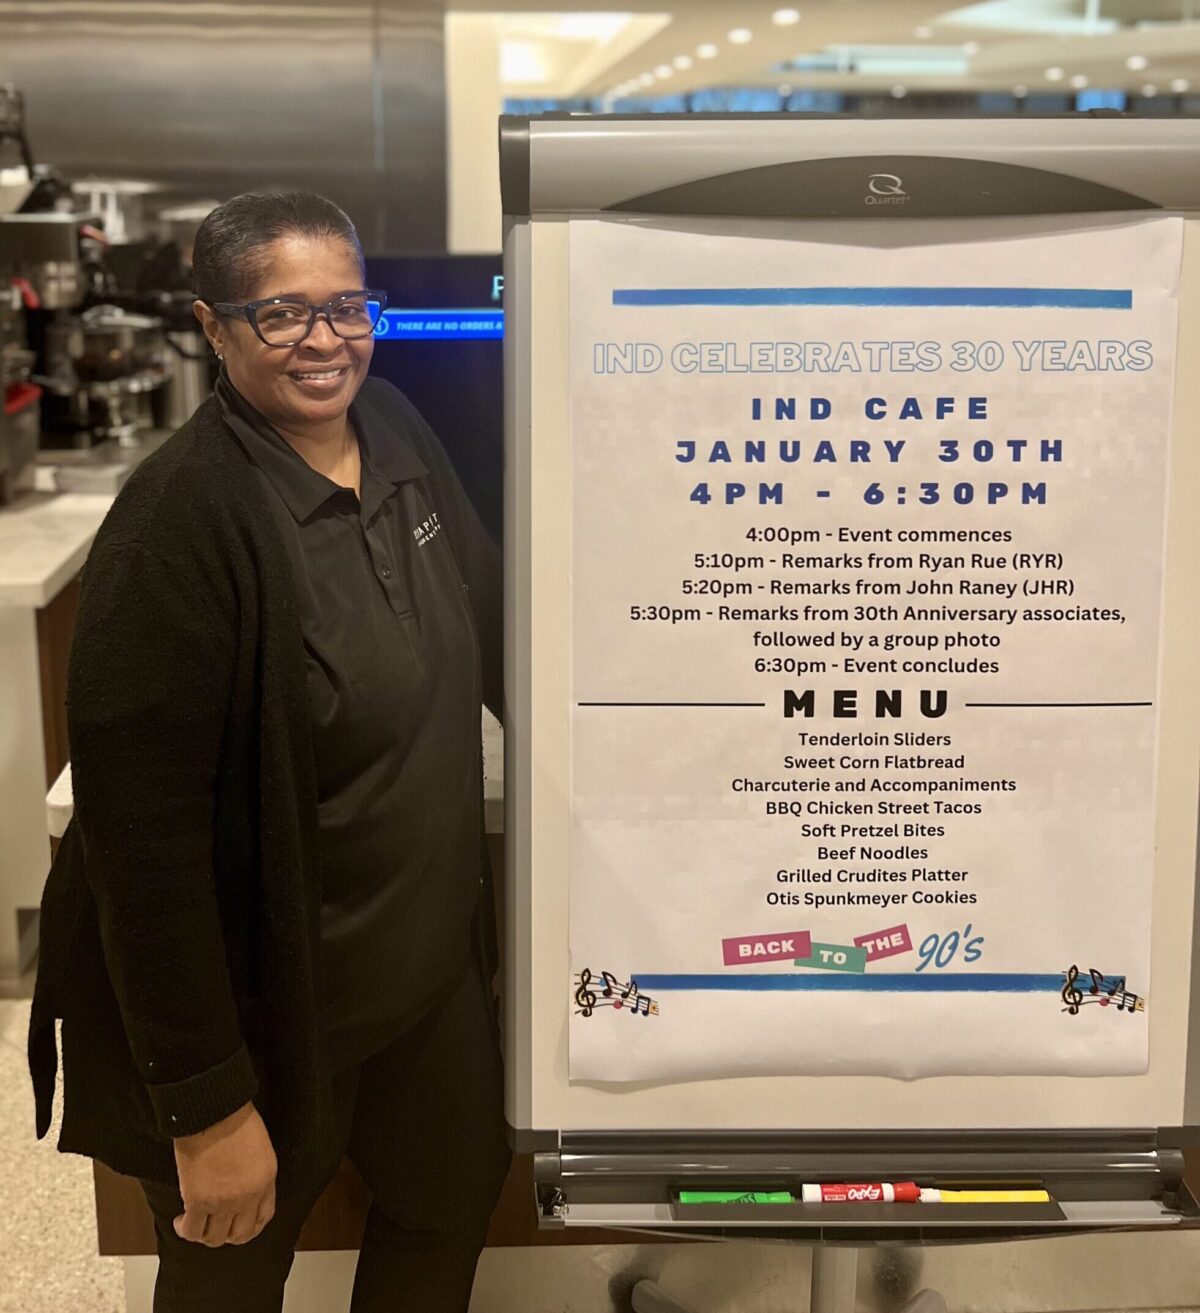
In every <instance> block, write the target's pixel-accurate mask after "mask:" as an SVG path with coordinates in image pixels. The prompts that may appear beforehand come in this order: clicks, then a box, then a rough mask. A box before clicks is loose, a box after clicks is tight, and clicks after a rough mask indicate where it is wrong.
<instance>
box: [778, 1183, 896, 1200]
mask: <svg viewBox="0 0 1200 1313" xmlns="http://www.w3.org/2000/svg"><path fill="white" fill-rule="evenodd" d="M800 1197H801V1199H802V1200H803V1202H804V1203H806V1204H919V1203H920V1202H921V1189H920V1186H918V1185H917V1183H916V1182H915V1181H897V1182H896V1183H895V1184H894V1185H892V1184H890V1183H888V1182H881V1181H871V1182H869V1183H868V1182H864V1183H862V1184H859V1183H857V1182H856V1183H854V1184H852V1185H849V1184H843V1183H841V1182H838V1183H837V1184H832V1185H806V1186H803V1187H801V1191H800Z"/></svg>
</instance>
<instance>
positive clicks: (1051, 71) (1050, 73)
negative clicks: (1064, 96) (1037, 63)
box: [1046, 66, 1063, 82]
mask: <svg viewBox="0 0 1200 1313" xmlns="http://www.w3.org/2000/svg"><path fill="white" fill-rule="evenodd" d="M1062 76H1063V71H1062V69H1061V68H1058V67H1057V66H1055V67H1054V68H1048V69H1047V70H1046V81H1047V82H1061V81H1062Z"/></svg>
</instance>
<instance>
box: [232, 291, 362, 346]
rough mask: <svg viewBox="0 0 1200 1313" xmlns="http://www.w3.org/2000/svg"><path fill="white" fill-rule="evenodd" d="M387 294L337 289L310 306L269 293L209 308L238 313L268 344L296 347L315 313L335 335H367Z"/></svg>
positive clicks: (314, 322)
mask: <svg viewBox="0 0 1200 1313" xmlns="http://www.w3.org/2000/svg"><path fill="white" fill-rule="evenodd" d="M386 306H387V293H386V292H375V291H355V292H339V293H338V294H337V296H334V297H331V298H330V299H329V300H328V301H326V302H325V304H324V305H309V303H308V302H307V301H304V300H302V299H301V298H300V297H294V296H269V297H267V298H266V299H265V300H262V301H247V302H245V303H244V304H242V305H235V304H234V303H233V302H231V301H214V302H212V309H213V310H215V311H216V312H217V313H218V314H221V315H239V316H241V317H243V318H244V319H245V320H246V322H247V323H248V324H249V325H250V327H251V328H253V329H254V331H255V332H256V333H257V334H258V336H259V339H260V340H261V341H262V342H264V343H265V344H266V345H267V346H279V347H285V346H297V345H298V344H299V343H301V342H303V341H304V339H305V338H306V337H307V336H308V335H309V333H311V332H312V331H313V327H314V325H315V324H316V322H317V316H318V315H324V316H325V319H326V321H327V322H328V324H329V327H330V328H331V329H333V331H334V332H335V333H336V334H337V335H338V337H345V338H351V339H353V338H356V337H370V336H371V334H372V333H373V332H374V331H375V325H376V324H378V323H379V321H380V319H382V318H383V311H384V308H385V307H386Z"/></svg>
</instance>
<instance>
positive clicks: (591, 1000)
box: [575, 967, 596, 1017]
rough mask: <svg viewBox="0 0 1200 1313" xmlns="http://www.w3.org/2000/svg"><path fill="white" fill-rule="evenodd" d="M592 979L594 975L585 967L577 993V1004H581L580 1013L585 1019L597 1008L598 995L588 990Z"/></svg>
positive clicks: (580, 974) (580, 976)
mask: <svg viewBox="0 0 1200 1313" xmlns="http://www.w3.org/2000/svg"><path fill="white" fill-rule="evenodd" d="M591 978H592V973H591V972H590V971H589V970H588V969H587V967H584V968H583V970H582V971H581V972H580V973H579V988H578V989H577V990H576V991H575V1002H576V1003H578V1004H579V1008H580V1011H581V1012H582V1013H583V1015H584V1016H585V1017H590V1016H591V1015H592V1010H593V1009H594V1008H595V1006H596V995H595V993H594V992H593V991H592V990H590V989H588V983H589V981H590V980H591Z"/></svg>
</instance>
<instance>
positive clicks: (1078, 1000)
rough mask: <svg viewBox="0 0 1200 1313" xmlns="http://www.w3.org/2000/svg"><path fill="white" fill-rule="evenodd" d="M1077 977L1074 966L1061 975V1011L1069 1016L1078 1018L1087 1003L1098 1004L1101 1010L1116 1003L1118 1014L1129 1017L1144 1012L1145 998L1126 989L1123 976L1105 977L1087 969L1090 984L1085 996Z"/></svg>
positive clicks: (1099, 972)
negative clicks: (1062, 1005) (1126, 1013)
mask: <svg viewBox="0 0 1200 1313" xmlns="http://www.w3.org/2000/svg"><path fill="white" fill-rule="evenodd" d="M1079 975H1080V972H1079V968H1078V967H1076V966H1072V967H1071V968H1070V969H1069V970H1067V971H1064V972H1063V973H1062V978H1063V987H1062V1001H1063V1003H1064V1004H1066V1006H1065V1007H1064V1008H1063V1011H1064V1012H1067V1013H1069V1014H1070V1015H1071V1016H1073V1017H1074V1016H1078V1015H1079V1009H1080V1008H1081V1007H1086V1006H1087V1005H1088V1004H1089V1003H1098V1004H1099V1005H1100V1007H1102V1008H1106V1007H1108V1006H1109V1004H1110V1003H1116V1005H1117V1011H1118V1012H1128V1013H1129V1015H1130V1016H1132V1015H1133V1014H1134V1013H1135V1012H1145V1011H1146V1000H1145V998H1144V997H1143V996H1142V995H1140V994H1135V993H1133V992H1132V991H1131V990H1129V989H1127V988H1126V981H1125V977H1124V976H1106V975H1105V974H1104V972H1103V971H1097V970H1096V968H1095V967H1089V968H1088V975H1089V976H1090V977H1091V984H1090V985H1089V986H1088V992H1087V994H1086V995H1085V994H1084V992H1083V990H1082V989H1080V988H1079V987H1078V985H1077V981H1078V980H1079Z"/></svg>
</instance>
